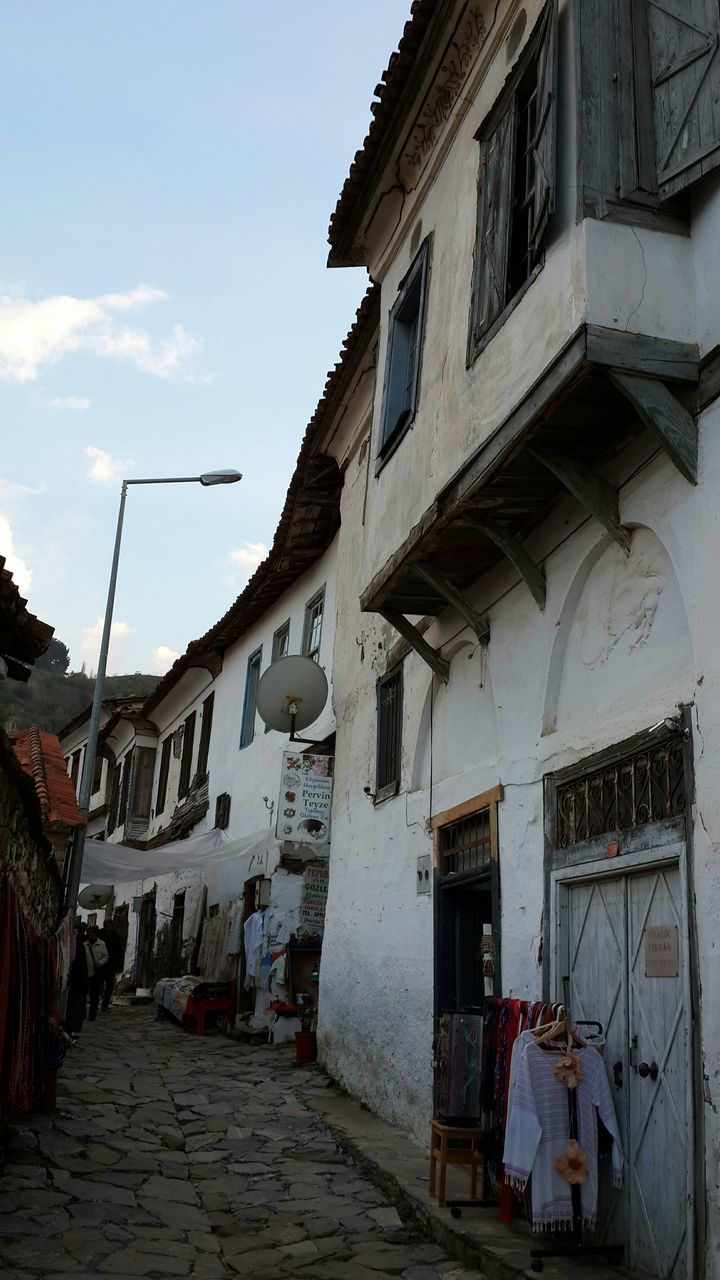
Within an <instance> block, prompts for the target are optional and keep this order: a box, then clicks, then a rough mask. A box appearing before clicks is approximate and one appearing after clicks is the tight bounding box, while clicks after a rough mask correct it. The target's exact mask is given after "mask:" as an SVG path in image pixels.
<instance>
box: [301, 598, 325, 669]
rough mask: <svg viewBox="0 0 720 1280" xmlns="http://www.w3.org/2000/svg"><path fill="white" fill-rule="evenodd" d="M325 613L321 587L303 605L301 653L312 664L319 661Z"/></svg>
mask: <svg viewBox="0 0 720 1280" xmlns="http://www.w3.org/2000/svg"><path fill="white" fill-rule="evenodd" d="M324 611H325V588H324V587H323V588H322V589H321V590H320V591H318V593H317V595H314V596H313V598H312V600H308V602H307V604H306V605H305V626H304V629H303V647H302V651H303V653H304V654H305V657H306V658H312V660H313V662H319V661H320V641H321V639H322V625H323V613H324Z"/></svg>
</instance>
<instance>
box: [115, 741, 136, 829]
mask: <svg viewBox="0 0 720 1280" xmlns="http://www.w3.org/2000/svg"><path fill="white" fill-rule="evenodd" d="M121 767H122V782H121V784H120V805H119V808H118V815H117V824H118V826H119V827H122V826H123V824H124V822H125V818H126V817H127V805H128V795H129V792H130V773H131V771H132V752H131V751H128V753H127V755H126V756H125V759H124V761H123V763H122V766H121Z"/></svg>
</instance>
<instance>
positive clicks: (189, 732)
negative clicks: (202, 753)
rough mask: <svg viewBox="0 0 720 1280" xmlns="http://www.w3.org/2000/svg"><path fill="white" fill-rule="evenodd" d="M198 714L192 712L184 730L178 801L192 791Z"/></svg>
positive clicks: (187, 718)
mask: <svg viewBox="0 0 720 1280" xmlns="http://www.w3.org/2000/svg"><path fill="white" fill-rule="evenodd" d="M195 719H196V712H194V711H191V712H190V715H189V716H187V717H186V719H185V727H184V730H183V744H182V758H181V760H180V780H179V782H178V800H183V799H184V798H185V796H186V795H187V793H188V791H189V790H190V778H191V776H192V757H193V747H194V745H195Z"/></svg>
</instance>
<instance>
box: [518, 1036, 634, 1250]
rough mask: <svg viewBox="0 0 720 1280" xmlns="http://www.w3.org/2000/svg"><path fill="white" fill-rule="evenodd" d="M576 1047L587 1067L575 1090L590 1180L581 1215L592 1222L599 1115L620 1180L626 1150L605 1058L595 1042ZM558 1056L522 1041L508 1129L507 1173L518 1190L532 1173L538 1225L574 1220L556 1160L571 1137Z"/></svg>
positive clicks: (569, 1195) (535, 1224)
mask: <svg viewBox="0 0 720 1280" xmlns="http://www.w3.org/2000/svg"><path fill="white" fill-rule="evenodd" d="M574 1053H575V1054H576V1055H577V1057H578V1058H579V1060H580V1065H581V1072H582V1074H581V1076H580V1079H579V1081H578V1085H577V1088H576V1090H575V1103H576V1107H577V1140H578V1142H579V1144H580V1146H581V1147H583V1148H584V1149H585V1151H586V1152H587V1154H588V1180H587V1182H585V1183H583V1184H582V1185H581V1187H580V1197H581V1203H582V1217H583V1223H584V1225H586V1226H588V1227H593V1226H594V1225H595V1222H596V1219H597V1198H598V1168H597V1164H598V1135H597V1117H598V1116H599V1117H600V1119H601V1120H602V1122H603V1124H604V1125H605V1128H606V1129H607V1131H608V1133H609V1134H610V1136H611V1137H612V1139H613V1147H612V1168H613V1177H614V1180H615V1185H616V1186H620V1185H621V1182H622V1171H623V1155H622V1149H621V1146H620V1134H619V1132H618V1126H617V1120H616V1118H615V1111H614V1108H613V1103H612V1098H611V1096H610V1086H609V1084H608V1078H607V1074H606V1071H605V1067H604V1065H603V1062H602V1059H601V1057H600V1055H599V1054H598V1053H597V1052H596V1050H595V1049H591V1048H586V1049H576V1050H574ZM558 1057H559V1055H558V1054H557V1053H553V1052H549V1051H547V1050H545V1049H542V1048H541V1047H540V1046H539V1045H537V1044H529V1043H528V1044H523V1045H521V1046H520V1049H519V1057H518V1063H517V1078H516V1081H515V1088H514V1090H513V1095H512V1107H511V1110H510V1114H509V1118H508V1126H507V1133H506V1135H505V1154H504V1163H505V1174H506V1177H507V1178H508V1179H509V1180H510V1183H511V1185H512V1186H513V1187H514V1188H515V1190H517V1191H522V1190H524V1188H525V1186H526V1184H527V1180H528V1178H529V1177H530V1174H531V1173H532V1215H533V1230H535V1231H540V1230H543V1229H547V1228H551V1227H561V1228H562V1227H567V1226H571V1225H572V1222H573V1206H572V1191H571V1187H570V1184H569V1183H568V1182H566V1181H565V1180H564V1179H563V1178H561V1177H560V1175H559V1173H558V1172H557V1170H556V1168H555V1161H556V1160H558V1159H561V1158H562V1157H564V1156H565V1155H566V1145H567V1143H568V1141H569V1138H570V1109H569V1105H568V1089H567V1086H566V1085H565V1084H564V1083H563V1082H562V1080H559V1079H558V1078H557V1077H556V1075H555V1074H554V1072H555V1068H556V1066H557V1064H558Z"/></svg>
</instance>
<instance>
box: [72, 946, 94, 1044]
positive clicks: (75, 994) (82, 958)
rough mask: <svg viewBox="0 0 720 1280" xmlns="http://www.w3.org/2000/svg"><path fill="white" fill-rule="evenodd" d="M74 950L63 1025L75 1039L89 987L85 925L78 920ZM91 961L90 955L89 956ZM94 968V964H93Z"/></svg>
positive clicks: (81, 1023) (80, 1023)
mask: <svg viewBox="0 0 720 1280" xmlns="http://www.w3.org/2000/svg"><path fill="white" fill-rule="evenodd" d="M74 946H75V952H74V955H73V957H72V959H71V961H70V970H69V973H68V998H67V1008H66V1013H65V1026H66V1028H67V1030H68V1032H69V1033H70V1035H71V1036H72V1039H73V1040H74V1041H75V1040H77V1038H78V1036H79V1035H80V1032H81V1031H82V1025H83V1022H84V1021H85V1015H86V1013H87V998H88V991H89V989H90V973H89V970H88V948H87V945H86V941H85V925H84V924H83V923H82V922H80V923H79V924H78V925H77V927H76V929H75V940H74ZM90 962H91V963H92V957H90ZM93 969H94V966H93Z"/></svg>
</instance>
